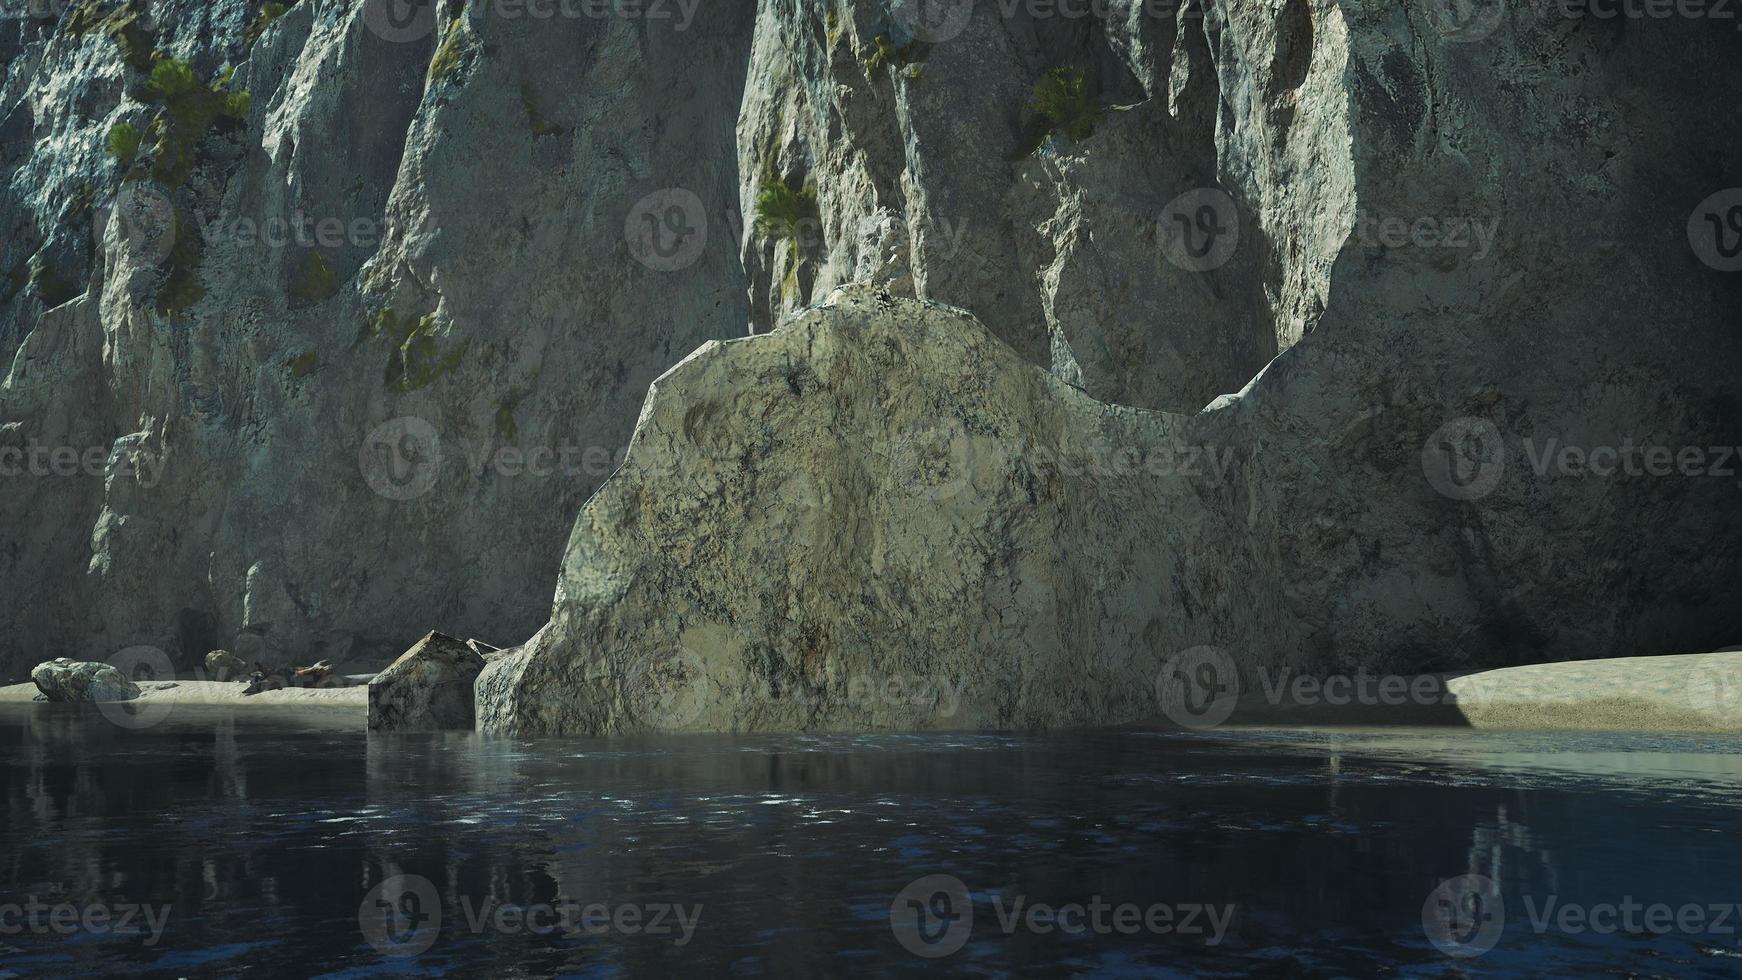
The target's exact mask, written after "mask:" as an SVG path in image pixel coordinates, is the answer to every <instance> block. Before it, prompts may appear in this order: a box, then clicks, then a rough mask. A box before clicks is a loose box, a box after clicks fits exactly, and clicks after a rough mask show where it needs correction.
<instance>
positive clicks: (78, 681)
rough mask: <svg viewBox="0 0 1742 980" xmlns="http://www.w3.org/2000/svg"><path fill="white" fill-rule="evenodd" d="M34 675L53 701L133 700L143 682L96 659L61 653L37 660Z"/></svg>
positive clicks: (44, 694)
mask: <svg viewBox="0 0 1742 980" xmlns="http://www.w3.org/2000/svg"><path fill="white" fill-rule="evenodd" d="M30 679H31V681H33V682H34V683H35V684H36V689H37V690H39V691H41V692H42V693H43V696H44V697H46V698H48V700H50V701H62V702H79V701H87V702H89V701H131V700H133V699H134V698H136V697H138V696H139V685H137V684H135V683H133V682H132V681H131V680H128V679H127V678H126V677H125V676H123V675H122V674H121V672H120V671H118V670H116V669H115V668H114V667H111V666H110V665H108V664H104V663H97V662H95V661H88V660H86V661H80V660H68V659H67V658H65V657H60V658H58V659H55V660H50V661H47V662H45V663H40V664H37V665H36V667H35V668H34V669H33V670H31V672H30Z"/></svg>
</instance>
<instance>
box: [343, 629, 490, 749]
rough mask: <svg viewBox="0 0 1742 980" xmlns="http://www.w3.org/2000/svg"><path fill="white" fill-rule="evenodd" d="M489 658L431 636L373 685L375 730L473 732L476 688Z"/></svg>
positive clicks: (371, 701) (446, 638)
mask: <svg viewBox="0 0 1742 980" xmlns="http://www.w3.org/2000/svg"><path fill="white" fill-rule="evenodd" d="M483 669H484V658H483V657H482V656H480V655H479V654H478V651H477V650H475V649H473V648H472V646H471V645H470V644H468V643H466V642H465V641H462V640H457V639H455V638H453V637H451V636H447V635H444V634H442V633H436V632H433V631H432V632H430V633H427V634H425V635H424V637H423V639H421V640H418V641H417V643H416V644H414V645H413V646H412V648H411V649H409V650H407V651H405V653H404V654H403V655H401V656H400V658H399V659H398V660H395V661H394V662H393V663H392V664H390V665H388V667H387V669H386V670H384V671H382V672H381V673H379V674H377V675H375V678H374V679H373V680H371V681H370V682H369V728H370V730H372V731H436V730H441V729H450V728H460V729H470V728H471V727H472V717H473V716H472V684H473V682H474V681H476V680H477V679H478V672H479V671H481V670H483Z"/></svg>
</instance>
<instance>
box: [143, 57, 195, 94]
mask: <svg viewBox="0 0 1742 980" xmlns="http://www.w3.org/2000/svg"><path fill="white" fill-rule="evenodd" d="M145 84H146V85H147V86H148V87H149V88H150V89H151V90H152V91H154V92H156V93H157V94H158V95H160V96H162V97H163V98H165V99H176V98H179V97H181V96H183V95H186V94H188V93H189V92H192V91H193V90H194V88H195V87H196V86H198V85H199V84H200V83H199V79H197V78H195V77H194V69H193V66H192V65H190V64H188V63H187V62H185V61H182V60H180V59H179V58H169V59H166V60H164V61H160V62H158V63H157V64H156V65H154V66H152V69H151V77H150V78H149V79H147V80H146V82H145Z"/></svg>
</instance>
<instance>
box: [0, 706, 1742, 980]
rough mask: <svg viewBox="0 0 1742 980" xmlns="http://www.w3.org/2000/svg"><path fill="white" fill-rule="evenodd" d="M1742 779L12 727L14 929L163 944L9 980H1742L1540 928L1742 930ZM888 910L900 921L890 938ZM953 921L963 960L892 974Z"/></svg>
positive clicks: (1281, 755)
mask: <svg viewBox="0 0 1742 980" xmlns="http://www.w3.org/2000/svg"><path fill="white" fill-rule="evenodd" d="M1739 750H1742V742H1739V741H1738V740H1735V739H1700V738H1692V737H1677V736H1622V735H1576V736H1575V735H1541V734H1526V735H1520V734H1493V733H1468V732H1431V731H1422V732H1405V731H1387V730H1363V731H1342V732H1258V731H1231V732H1216V733H1174V732H1147V731H1130V732H1097V733H1079V734H1057V735H1044V736H996V735H985V736H981V735H927V736H902V735H874V736H859V737H848V736H829V737H781V738H752V737H740V738H718V737H705V738H704V737H696V738H670V739H662V740H634V741H598V740H547V741H537V742H530V741H512V740H502V739H486V738H479V737H476V736H471V735H460V734H455V735H428V736H405V735H401V736H387V737H384V736H380V735H376V736H373V737H371V736H368V735H366V734H364V733H362V732H358V731H351V730H344V729H334V728H326V729H323V728H319V727H314V726H311V725H310V724H309V722H308V721H306V720H303V719H296V718H291V717H286V716H276V717H274V716H256V715H253V714H249V715H247V716H244V717H240V718H238V717H235V716H233V715H231V714H230V713H228V711H226V710H225V709H198V708H192V707H189V708H185V709H181V710H177V711H176V712H175V713H174V714H172V715H171V716H170V717H169V718H167V719H165V720H163V721H162V722H161V723H158V724H156V725H153V726H151V727H148V728H144V729H140V730H128V729H124V728H120V727H117V726H116V725H114V724H111V723H110V722H108V721H107V720H105V719H104V718H103V717H102V716H100V715H99V714H97V713H96V712H95V711H94V710H92V709H90V708H89V707H86V706H77V705H42V704H32V705H8V706H0V764H3V765H4V780H5V801H6V814H5V821H4V826H3V827H0V860H3V861H4V868H3V871H4V873H3V875H0V885H3V888H4V892H3V893H0V906H4V905H5V903H14V904H16V905H17V906H19V907H22V905H23V904H24V903H25V902H26V901H28V900H29V899H30V898H32V897H34V898H35V899H36V900H37V901H39V902H41V903H43V904H44V905H48V906H52V905H70V906H72V907H73V908H75V909H88V908H92V907H102V908H105V909H111V910H120V911H117V912H115V914H117V915H119V914H121V912H122V911H125V908H126V907H129V906H148V905H149V906H155V907H158V908H164V907H166V908H164V912H163V916H164V917H163V918H162V919H161V920H160V921H161V930H160V932H159V934H158V935H157V936H156V937H155V942H153V941H151V940H152V938H153V937H152V936H151V934H150V933H149V932H146V933H144V934H133V935H116V934H114V933H113V932H112V931H110V930H107V929H102V928H90V929H87V928H82V927H80V928H74V929H72V930H70V931H69V930H57V929H55V928H53V927H52V925H51V926H50V927H48V928H43V927H40V926H38V927H32V928H15V927H16V926H17V925H18V924H19V923H20V922H25V921H27V920H26V919H23V918H21V917H20V915H21V913H18V912H14V913H13V914H12V917H11V918H6V909H4V908H0V926H8V929H7V932H6V934H4V935H0V976H53V977H67V976H77V975H138V976H198V977H207V976H212V977H220V976H335V977H355V976H394V975H404V976H431V975H435V976H441V975H447V976H466V977H471V976H553V975H560V976H611V975H619V974H650V975H665V974H682V975H696V976H705V975H728V976H747V977H748V976H781V977H784V976H801V975H821V976H849V975H851V976H865V975H870V976H881V975H892V974H909V973H919V972H922V971H933V970H938V969H940V968H942V969H943V970H946V971H948V972H951V973H957V974H969V975H988V976H990V975H1007V974H1012V973H1015V974H1031V975H1037V976H1038V975H1047V976H1051V975H1058V974H1059V973H1061V972H1070V973H1083V974H1096V975H1108V974H1129V975H1145V976H1201V975H1218V976H1249V975H1260V976H1276V977H1295V976H1339V975H1354V976H1366V975H1373V974H1380V973H1383V974H1388V975H1394V976H1459V975H1538V976H1567V975H1589V974H1606V975H1625V974H1629V973H1634V974H1647V975H1661V976H1678V977H1683V976H1713V977H1719V976H1723V977H1734V976H1739V975H1742V946H1739V944H1738V941H1737V937H1736V936H1735V935H1734V934H1733V932H1726V931H1724V930H1725V928H1726V926H1725V924H1721V923H1713V922H1711V920H1712V919H1713V918H1715V916H1714V915H1713V914H1712V913H1710V912H1707V913H1705V914H1706V916H1707V921H1708V923H1709V925H1708V926H1707V927H1705V928H1702V929H1701V930H1698V931H1688V930H1678V929H1673V928H1672V929H1671V930H1670V931H1668V932H1665V933H1660V932H1653V931H1651V930H1649V929H1645V928H1634V929H1633V930H1631V931H1629V930H1626V929H1617V930H1612V931H1605V932H1601V933H1600V932H1596V931H1593V930H1590V929H1565V928H1560V927H1558V926H1556V925H1554V924H1553V923H1551V924H1549V925H1548V927H1547V928H1543V929H1539V928H1538V924H1537V923H1536V922H1535V921H1533V913H1540V911H1541V909H1542V908H1543V907H1544V906H1545V903H1546V902H1548V901H1551V900H1552V901H1554V902H1555V903H1557V905H1556V907H1565V906H1566V905H1569V904H1570V905H1574V906H1577V907H1580V908H1588V907H1597V906H1601V905H1603V904H1605V903H1608V904H1619V903H1622V902H1623V901H1624V900H1627V899H1629V898H1631V899H1633V900H1636V901H1638V902H1639V903H1641V904H1642V905H1651V904H1653V903H1662V904H1664V905H1667V906H1671V907H1674V908H1678V909H1679V908H1682V907H1684V906H1688V905H1696V906H1699V907H1701V908H1702V909H1709V908H1719V907H1727V906H1733V905H1734V903H1737V902H1742V847H1739V846H1738V843H1739V841H1742V837H1739V834H1742V806H1738V804H1739V803H1742V755H1739V754H1738V753H1739ZM1467 874H1474V875H1481V876H1483V877H1484V878H1486V879H1488V880H1491V881H1494V882H1496V883H1497V885H1496V887H1497V888H1498V890H1499V895H1498V896H1492V897H1490V898H1489V899H1488V904H1487V905H1486V906H1485V907H1484V908H1485V909H1487V910H1490V911H1486V912H1483V914H1486V915H1490V916H1491V918H1490V919H1489V920H1488V921H1487V922H1477V923H1474V924H1472V925H1471V930H1472V933H1471V934H1472V935H1473V934H1474V930H1476V929H1478V928H1487V929H1488V930H1489V933H1488V935H1489V937H1490V938H1491V939H1492V941H1493V945H1492V948H1491V949H1488V950H1487V951H1486V952H1484V953H1482V955H1479V956H1473V957H1466V958H1454V957H1448V956H1447V955H1445V954H1444V953H1443V952H1442V951H1441V950H1440V949H1438V948H1436V947H1435V945H1434V944H1433V943H1432V942H1430V937H1429V933H1428V930H1426V929H1424V926H1423V907H1424V904H1426V903H1429V902H1430V901H1431V900H1432V896H1433V895H1434V893H1435V889H1436V887H1437V886H1439V885H1440V883H1441V882H1442V881H1445V880H1446V879H1449V878H1455V877H1457V876H1462V875H1467ZM931 875H947V876H951V877H953V878H955V879H958V880H959V881H960V882H961V883H962V885H963V887H964V888H965V889H966V890H967V894H968V897H967V898H966V900H965V902H964V903H962V904H963V905H964V906H966V908H965V909H964V908H962V907H959V906H954V905H949V904H946V905H944V906H938V905H936V904H935V902H934V897H935V896H934V894H933V892H934V889H933V888H932V887H931V886H930V885H924V886H921V887H920V889H919V891H917V892H912V891H911V890H910V892H909V893H908V895H909V897H911V895H915V894H917V895H919V896H920V899H919V901H918V904H915V905H913V906H911V907H909V906H905V905H904V904H903V903H901V902H897V896H898V895H899V894H902V893H903V889H906V888H908V886H910V885H911V884H912V883H914V882H915V881H916V879H921V878H924V877H926V876H931ZM424 880H427V883H428V885H427V890H425V891H423V892H422V893H419V892H418V891H417V889H418V888H419V887H422V886H421V885H418V886H413V887H412V888H411V891H410V893H409V894H410V895H411V896H412V897H410V898H407V897H406V892H405V889H406V887H407V886H406V883H407V882H421V881H424ZM384 882H386V883H387V885H386V892H384V891H383V888H382V886H383V883H384ZM386 893H391V894H392V895H393V896H394V897H393V900H392V901H390V902H388V903H387V904H386V905H380V906H376V905H375V904H374V903H375V902H376V900H377V899H379V898H380V897H381V895H383V894H386ZM1019 898H1020V900H1021V901H1022V902H1023V903H1024V907H1025V908H1027V909H1033V907H1034V906H1035V905H1036V904H1037V903H1038V904H1040V905H1043V906H1055V907H1056V906H1066V905H1070V904H1073V903H1077V904H1081V905H1082V906H1084V907H1085V908H1087V907H1090V906H1091V905H1092V904H1093V903H1096V902H1097V901H1099V902H1102V903H1105V904H1106V905H1107V906H1108V907H1109V908H1110V909H1116V908H1117V907H1120V906H1130V907H1132V908H1133V909H1134V910H1135V911H1133V912H1132V913H1130V914H1131V915H1132V916H1141V915H1144V914H1146V910H1150V909H1152V908H1154V907H1156V906H1162V907H1164V908H1165V909H1167V910H1170V913H1169V914H1171V915H1172V916H1173V919H1172V921H1173V922H1174V923H1175V925H1176V926H1179V925H1183V916H1184V915H1185V914H1186V910H1188V909H1189V908H1193V907H1201V908H1216V909H1230V908H1231V913H1230V915H1231V917H1230V918H1228V919H1227V920H1226V928H1225V932H1224V934H1223V935H1221V937H1220V941H1219V942H1214V941H1212V939H1213V937H1212V936H1210V935H1208V934H1207V933H1204V932H1202V931H1200V932H1197V933H1195V934H1189V935H1188V934H1185V933H1184V932H1183V931H1182V930H1181V929H1180V928H1170V927H1167V926H1166V924H1165V923H1163V924H1162V926H1160V927H1158V928H1155V929H1151V928H1148V927H1147V926H1144V927H1139V928H1138V929H1137V931H1135V932H1133V933H1130V934H1125V933H1120V932H1119V931H1117V929H1111V928H1109V929H1103V930H1102V931H1101V932H1099V933H1097V932H1096V931H1095V930H1093V929H1083V930H1081V932H1080V934H1075V935H1069V934H1065V933H1062V932H1060V931H1058V930H1057V929H1049V928H1048V926H1047V920H1046V919H1045V918H1044V917H1042V918H1041V919H1038V920H1036V921H1037V922H1038V923H1039V925H1038V926H1035V927H1031V925H1030V922H1029V921H1028V920H1027V919H1026V918H1021V917H1019V918H1016V919H1011V918H1010V914H1011V913H1010V910H1011V909H1012V908H1013V907H1014V903H1015V902H1016V901H1017V900H1018V899H1019ZM904 901H905V898H904ZM892 905H894V906H896V909H897V915H896V916H895V921H896V922H897V923H901V922H905V921H906V920H905V919H904V918H903V916H905V915H909V914H911V915H913V916H915V919H914V921H913V922H912V924H911V926H910V927H909V928H907V929H906V930H905V932H904V933H903V934H902V935H901V936H898V934H897V932H896V930H895V929H894V928H892V914H891V908H892ZM589 907H591V912H590V916H591V917H588V916H589ZM679 908H681V909H683V910H684V913H685V914H686V915H689V916H691V917H692V918H691V920H690V921H691V928H689V929H688V930H687V931H679V927H678V925H677V918H676V916H677V912H676V910H677V909H679ZM540 909H548V910H549V915H547V916H545V917H543V918H541V917H540V915H539V914H537V912H538V910H540ZM558 909H567V910H568V911H567V912H566V913H565V914H566V915H567V917H566V918H561V919H555V918H551V917H550V916H554V915H555V914H556V910H558ZM662 909H663V910H666V911H665V912H664V913H661V910H662ZM383 910H385V911H383ZM528 911H531V912H533V913H534V914H533V916H532V922H533V925H534V926H540V928H537V929H536V930H529V929H528V928H527V926H526V919H525V915H526V913H527V912H528ZM930 911H938V912H939V913H940V914H945V913H948V914H949V915H951V916H954V918H950V919H936V920H930V919H921V918H919V917H920V916H921V915H922V914H928V913H929V912H930ZM964 911H965V912H966V913H967V914H966V916H965V917H964V916H963V915H962V914H961V913H963V912H964ZM393 912H397V913H402V914H400V915H397V916H393V915H390V914H389V913H393ZM432 912H433V914H431V913H432ZM1494 912H1498V913H1499V914H1498V915H1497V916H1494ZM1206 914H1207V913H1206ZM656 915H660V916H662V920H663V923H664V927H663V929H662V930H658V931H661V932H662V934H659V935H653V934H649V929H648V927H649V926H650V925H651V924H652V919H653V917H654V916H656ZM1113 915H1114V912H1112V911H1108V912H1106V913H1103V919H1102V920H1101V921H1102V922H1103V923H1112V922H1113V921H1114V919H1113ZM137 916H138V917H137V919H136V921H139V922H143V921H144V918H143V913H138V914H137ZM613 916H616V917H618V918H615V919H613V918H612V917H613ZM1070 921H1077V922H1081V921H1083V920H1082V919H1078V920H1070ZM1126 921H1127V922H1130V921H1132V920H1126ZM1197 921H1199V922H1200V923H1202V922H1204V921H1205V920H1204V919H1202V918H1199V919H1198V920H1197ZM952 922H964V923H965V925H964V926H961V927H957V928H960V930H961V931H959V932H956V933H953V934H952V935H954V936H956V937H957V939H958V941H957V942H955V943H954V945H956V946H958V947H959V948H957V949H956V950H955V952H953V953H951V954H950V955H948V956H946V957H941V958H936V959H933V958H926V957H921V956H918V955H915V954H914V953H912V952H910V951H909V950H908V949H907V948H906V946H904V945H903V942H902V940H903V939H906V940H907V941H908V942H909V943H910V944H911V943H913V942H914V941H915V940H914V934H915V930H920V931H926V932H927V933H928V936H935V935H936V934H938V933H942V932H943V931H944V930H945V928H946V927H948V926H950V924H951V923H952ZM1495 923H1497V924H1495ZM376 924H379V926H378V927H375V928H372V926H376ZM560 926H569V927H570V928H561V927H560ZM1007 926H1008V928H1007ZM934 927H935V928H934ZM1738 927H1742V922H1738V921H1735V920H1731V921H1729V922H1728V923H1727V928H1728V929H1730V930H1734V929H1735V928H1738ZM945 941H948V940H947V939H946V940H945ZM397 943H404V945H396V944H397ZM423 946H427V949H422V951H421V952H417V953H416V955H409V956H400V955H394V954H396V953H404V952H415V951H416V950H417V949H418V948H421V947H423ZM922 948H924V949H925V950H926V951H928V952H937V951H938V947H937V946H935V945H934V946H923V947H922Z"/></svg>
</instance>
